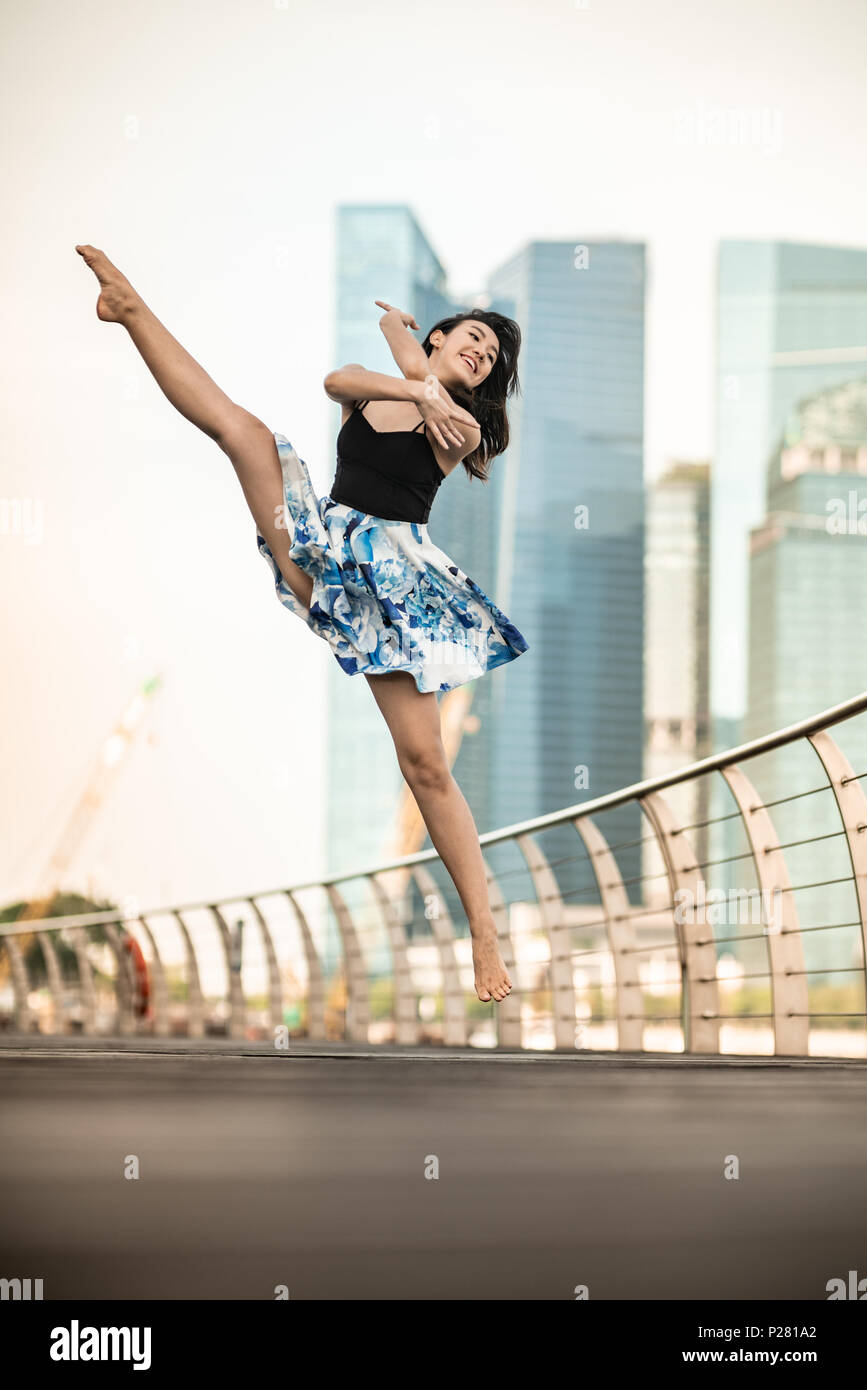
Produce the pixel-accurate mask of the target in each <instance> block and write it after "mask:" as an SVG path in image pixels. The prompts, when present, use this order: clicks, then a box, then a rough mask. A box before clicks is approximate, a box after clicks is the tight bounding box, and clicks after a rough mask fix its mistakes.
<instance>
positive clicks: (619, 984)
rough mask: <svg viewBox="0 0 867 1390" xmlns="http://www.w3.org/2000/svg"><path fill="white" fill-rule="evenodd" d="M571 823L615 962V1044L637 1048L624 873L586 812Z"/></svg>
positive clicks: (635, 983)
mask: <svg viewBox="0 0 867 1390" xmlns="http://www.w3.org/2000/svg"><path fill="white" fill-rule="evenodd" d="M572 824H573V825H574V826H575V829H576V830H577V831H578V834H579V835H580V836H581V839H582V840H583V842H584V848H585V849H586V850H587V854H588V855H589V858H590V867H591V869H592V870H593V877H594V878H595V879H596V886H597V888H598V889H599V901H600V904H601V907H602V914H603V916H604V918H605V934H606V937H607V939H608V949H609V951H610V952H611V959H612V961H613V962H614V981H615V994H616V998H617V1047H618V1050H619V1051H621V1052H640V1051H641V1048H642V1045H643V1043H644V1023H645V1019H644V997H643V995H642V993H641V981H640V980H639V978H638V953H637V951H636V949H635V948H636V944H637V943H636V939H635V930H634V928H633V925H632V915H631V913H632V910H631V908H630V904H629V895H628V893H627V892H626V889H625V888H624V886H623V877H622V875H621V873H620V869H619V868H618V867H617V860H616V859H615V858H614V855H613V854H612V852H611V850H610V849H609V847H608V841H607V840H606V839H605V836H604V835H603V834H602V831H601V830H600V829H599V827H598V826H597V825H595V824H594V823H593V821H592V820H591V819H590V817H589V816H576V817H575V819H574V821H573V822H572Z"/></svg>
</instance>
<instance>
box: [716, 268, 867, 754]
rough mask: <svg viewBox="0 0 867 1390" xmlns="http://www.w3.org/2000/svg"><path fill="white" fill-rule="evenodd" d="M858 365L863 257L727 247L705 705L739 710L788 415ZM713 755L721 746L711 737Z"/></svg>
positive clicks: (861, 358)
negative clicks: (774, 459)
mask: <svg viewBox="0 0 867 1390" xmlns="http://www.w3.org/2000/svg"><path fill="white" fill-rule="evenodd" d="M859 362H860V363H862V364H867V250H862V249H850V248H846V247H837V246H812V245H807V244H799V243H794V242H764V241H724V242H722V243H721V244H720V248H719V259H718V269H717V363H716V375H717V385H716V449H715V458H714V465H713V472H712V500H711V708H712V712H713V714H714V715H715V716H719V717H724V718H726V719H739V718H741V717H742V716H743V714H744V712H745V707H746V695H747V689H746V681H747V655H746V653H747V575H748V567H749V532H750V528H751V527H753V526H757V525H759V523H760V522H761V521H762V518H763V517H764V515H765V479H766V470H767V466H768V459H769V456H770V455H771V453H772V451H773V450H774V449H775V448H776V447H777V445H778V441H779V438H780V434H781V431H782V430H783V427H784V425H785V422H786V420H787V418H788V416H789V413H790V411H791V410H792V407H793V406H795V405H796V403H797V402H798V401H800V400H802V399H804V398H806V397H807V396H809V395H811V394H813V393H815V392H817V391H821V390H823V389H825V388H827V387H831V386H835V385H839V384H842V383H844V382H845V381H847V380H849V379H850V378H851V377H852V376H853V375H856V374H857V372H858V365H857V364H858V363H859ZM716 742H717V747H718V749H720V750H721V748H722V747H724V746H725V744H724V743H722V744H721V743H720V742H719V739H718V738H717V740H716Z"/></svg>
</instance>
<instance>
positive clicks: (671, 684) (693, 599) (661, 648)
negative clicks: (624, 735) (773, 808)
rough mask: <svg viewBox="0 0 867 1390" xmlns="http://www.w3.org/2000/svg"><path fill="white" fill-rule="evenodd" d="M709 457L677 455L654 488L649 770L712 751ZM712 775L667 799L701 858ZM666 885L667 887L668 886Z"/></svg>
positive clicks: (649, 556) (648, 563)
mask: <svg viewBox="0 0 867 1390" xmlns="http://www.w3.org/2000/svg"><path fill="white" fill-rule="evenodd" d="M709 503H710V465H709V464H708V463H684V462H678V463H673V464H671V466H670V467H669V468H668V469H667V470H666V471H665V472H664V473H663V474H662V475H661V477H659V478H657V479H655V481H654V482H653V483H652V484H651V486H650V487H649V488H648V496H647V542H646V554H645V573H646V577H647V590H646V606H647V621H646V625H645V643H644V657H645V666H644V689H645V705H644V716H645V738H646V742H645V758H644V775H645V777H660V776H662V775H663V774H664V773H666V772H673V771H675V770H676V769H677V768H680V767H683V766H684V765H685V764H687V763H693V762H697V761H698V760H699V759H700V758H704V757H706V756H707V755H708V753H709V752H710V709H709V672H710V651H709V631H708V629H709V604H710V506H709ZM707 792H708V785H707V780H706V779H705V778H700V779H699V780H698V781H696V782H690V783H685V784H683V785H681V786H675V787H671V788H669V790H668V791H666V793H665V797H666V800H667V801H668V802H669V804H670V805H671V807H672V810H673V811H674V814H675V815H676V816H677V818H678V821H679V824H680V825H681V826H683V827H686V826H690V827H693V828H691V829H690V830H689V832H688V838H689V841H690V843H691V845H692V848H693V850H694V851H695V853H696V857H697V858H698V860H699V861H700V862H702V861H704V860H705V859H706V858H707V854H706V838H707V837H706V834H705V830H704V827H703V825H702V824H701V823H702V822H703V821H706V819H707V812H708V798H707ZM666 891H667V890H666Z"/></svg>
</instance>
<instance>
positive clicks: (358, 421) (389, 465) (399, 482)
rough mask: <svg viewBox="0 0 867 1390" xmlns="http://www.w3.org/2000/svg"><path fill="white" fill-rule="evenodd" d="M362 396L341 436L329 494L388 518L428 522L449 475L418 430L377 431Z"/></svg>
mask: <svg viewBox="0 0 867 1390" xmlns="http://www.w3.org/2000/svg"><path fill="white" fill-rule="evenodd" d="M366 405H367V401H359V402H358V404H357V405H356V406H355V407H354V408H353V411H352V414H351V415H350V416H349V418H348V419H347V420H346V423H345V424H344V425H343V426H342V428H341V430H340V433H339V434H338V436H337V472H336V473H335V475H334V483H333V486H332V488H331V493H330V496H331V497H332V498H333V499H334V501H335V502H342V503H343V504H344V505H345V506H347V507H354V508H355V509H356V510H357V511H360V512H367V513H369V514H370V515H371V516H381V517H384V518H385V519H386V520H388V521H416V522H421V523H425V522H427V519H428V517H429V516H430V509H431V507H432V506H433V500H434V498H435V497H436V494H437V489H438V487H439V485H440V483H441V482H442V481H443V478H444V477H445V476H446V475H445V473H444V472H443V470H442V469H441V468H440V466H439V464H438V463H437V461H436V457H435V455H434V451H433V449H432V448H431V445H430V441H429V440H428V439H427V437H426V436H425V435H424V434H420V433H419V430H423V429H424V423H425V422H424V420H422V421H420V423H419V424H418V425H416V427H415V429H414V430H375V429H374V428H373V425H371V423H370V421H369V420H368V418H367V416H366V415H365V414H364V413H363V412H364V407H365V406H366Z"/></svg>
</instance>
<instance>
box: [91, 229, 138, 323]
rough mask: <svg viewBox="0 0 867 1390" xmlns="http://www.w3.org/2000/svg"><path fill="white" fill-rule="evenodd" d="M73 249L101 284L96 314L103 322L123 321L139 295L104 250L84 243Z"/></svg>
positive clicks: (134, 305)
mask: <svg viewBox="0 0 867 1390" xmlns="http://www.w3.org/2000/svg"><path fill="white" fill-rule="evenodd" d="M75 249H76V251H77V252H78V254H79V256H81V257H82V258H83V259H84V261H85V262H86V263H87V264H88V265H89V266H90V268H91V270H92V271H93V273H94V275H95V276H96V278H97V280H98V281H99V283H100V286H101V290H100V295H99V298H98V300H97V301H96V312H97V316H98V317H99V318H101V319H102V320H103V322H104V323H123V321H124V319H125V318H126V317H127V316H128V314H129V313H130V312H131V310H133V309H134V308H135V307H136V305H137V304H140V303H141V296H140V295H138V294H136V292H135V290H134V289H133V287H132V285H131V284H130V283H129V280H127V278H126V276H125V275H121V273H120V271H119V270H118V268H117V266H115V265H112V263H111V261H110V260H109V259H108V256H106V255H105V253H104V252H102V251H97V249H96V247H95V246H86V245H82V246H76V248H75Z"/></svg>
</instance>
